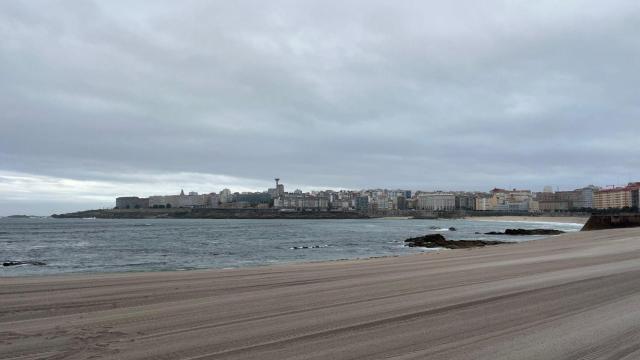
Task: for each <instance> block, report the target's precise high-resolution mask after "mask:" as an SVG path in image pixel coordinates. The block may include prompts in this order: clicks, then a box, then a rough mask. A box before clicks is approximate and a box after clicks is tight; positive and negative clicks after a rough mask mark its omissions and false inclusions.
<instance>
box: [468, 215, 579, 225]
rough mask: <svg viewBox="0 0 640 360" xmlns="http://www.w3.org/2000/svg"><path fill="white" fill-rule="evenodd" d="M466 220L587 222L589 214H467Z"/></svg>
mask: <svg viewBox="0 0 640 360" xmlns="http://www.w3.org/2000/svg"><path fill="white" fill-rule="evenodd" d="M464 219H465V220H471V221H496V222H528V223H537V222H539V223H560V224H585V223H586V222H587V220H589V217H588V216H584V217H583V216H467V217H465V218H464Z"/></svg>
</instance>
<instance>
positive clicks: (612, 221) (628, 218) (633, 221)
mask: <svg viewBox="0 0 640 360" xmlns="http://www.w3.org/2000/svg"><path fill="white" fill-rule="evenodd" d="M630 227H640V213H624V214H593V215H591V217H590V218H589V220H588V221H587V223H586V224H584V227H583V228H582V231H591V230H605V229H616V228H630Z"/></svg>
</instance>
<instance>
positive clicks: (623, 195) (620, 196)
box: [593, 182, 640, 209]
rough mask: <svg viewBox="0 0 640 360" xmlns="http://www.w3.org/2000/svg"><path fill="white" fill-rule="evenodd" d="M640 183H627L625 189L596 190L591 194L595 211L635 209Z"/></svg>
mask: <svg viewBox="0 0 640 360" xmlns="http://www.w3.org/2000/svg"><path fill="white" fill-rule="evenodd" d="M639 189H640V182H635V183H629V184H628V185H627V186H625V187H617V188H612V189H602V190H597V191H595V193H594V194H593V206H594V207H595V208H596V209H622V208H631V207H637V206H638V203H639V202H640V199H639V198H638V196H639V195H638V193H639Z"/></svg>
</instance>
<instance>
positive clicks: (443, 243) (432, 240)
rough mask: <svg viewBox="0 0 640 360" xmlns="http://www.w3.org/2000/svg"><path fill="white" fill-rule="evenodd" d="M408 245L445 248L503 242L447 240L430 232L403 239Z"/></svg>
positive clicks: (464, 247) (461, 247) (480, 245)
mask: <svg viewBox="0 0 640 360" xmlns="http://www.w3.org/2000/svg"><path fill="white" fill-rule="evenodd" d="M404 242H405V246H408V247H426V248H445V249H467V248H473V247H483V246H487V245H499V244H505V242H504V241H488V240H447V239H445V237H444V236H442V235H440V234H430V235H425V236H420V237H416V238H410V239H407V240H405V241H404Z"/></svg>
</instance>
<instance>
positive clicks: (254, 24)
mask: <svg viewBox="0 0 640 360" xmlns="http://www.w3.org/2000/svg"><path fill="white" fill-rule="evenodd" d="M639 17H640V4H639V3H638V2H637V1H608V2H606V3H605V2H602V1H563V2H560V3H558V2H557V1H536V2H524V1H522V2H511V1H508V2H505V1H485V2H481V3H480V2H477V1H450V2H442V1H414V2H410V1H408V2H402V3H397V2H391V1H387V2H383V1H351V2H348V3H346V4H345V2H338V1H329V2H327V1H306V2H299V1H269V2H265V1H233V2H222V1H220V2H210V1H184V2H180V3H179V4H178V3H175V2H169V1H166V2H160V1H154V2H142V1H141V2H136V3H135V4H131V2H129V1H108V2H107V1H102V2H91V1H77V2H68V1H64V2H63V1H29V2H25V1H11V0H10V1H3V2H2V3H0V109H2V112H1V113H0V126H1V131H0V171H2V172H3V173H4V174H5V177H3V178H0V199H3V200H6V201H5V204H7V203H9V200H10V199H12V200H11V204H15V203H20V201H22V203H24V204H26V203H29V204H36V203H37V202H38V194H50V195H51V196H53V197H55V196H57V195H61V194H64V197H65V198H66V199H67V200H64V199H61V200H60V202H59V204H62V203H64V202H65V201H66V203H68V206H67V205H65V206H67V207H69V206H71V205H69V204H73V202H74V201H78V199H84V198H82V196H85V195H86V196H89V197H91V196H92V195H91V194H92V193H94V192H95V196H97V197H100V196H104V197H105V199H106V198H107V197H111V196H113V195H127V194H131V193H135V192H136V191H139V189H147V190H148V189H151V190H150V191H151V192H158V193H159V192H161V191H168V190H169V189H168V186H163V185H162V184H161V183H162V179H164V178H163V177H171V178H172V179H174V182H171V181H168V182H167V183H166V184H170V185H171V188H172V189H173V187H174V185H175V187H176V188H180V187H185V189H186V188H188V187H189V186H191V187H194V188H195V189H194V190H196V189H202V190H201V191H219V190H220V189H221V188H222V187H223V186H233V187H234V188H236V189H239V190H240V189H254V188H255V189H262V188H263V187H266V186H268V185H269V184H270V182H271V181H270V179H271V178H272V177H274V176H279V177H280V178H282V179H283V181H284V182H285V184H287V185H288V186H290V187H292V186H298V187H303V188H305V187H306V188H311V187H315V188H321V187H331V188H364V187H380V186H384V187H401V188H410V189H427V190H428V189H470V190H482V189H487V188H491V187H493V186H502V187H515V186H517V187H530V188H534V189H536V188H541V187H542V186H543V185H545V184H552V185H556V186H560V187H563V188H572V187H577V186H583V185H587V184H589V183H596V184H601V185H605V184H619V183H624V182H626V181H630V180H638V178H639V176H638V172H637V171H636V170H635V169H638V168H639V167H640V150H638V138H639V136H640V125H639V119H640V101H639V100H640V96H639V95H638V94H639V92H638V91H637V84H638V83H640V67H638V65H637V64H638V60H639V59H640V40H639V39H640V22H638V21H637V19H638V18H639ZM7 174H13V175H11V176H15V175H16V174H18V175H19V176H22V177H29V178H30V179H32V180H33V181H35V183H33V182H28V183H26V185H25V183H21V184H16V183H15V182H12V181H9V180H7V179H6V176H8V175H7ZM185 174H191V175H185ZM46 179H49V180H50V179H58V180H56V181H63V180H65V179H66V180H69V181H76V182H79V184H85V185H86V184H93V185H95V184H99V185H96V186H93V185H91V186H89V187H87V188H86V189H91V190H90V191H89V192H88V193H87V194H84V195H78V197H76V195H74V193H73V192H72V193H70V194H67V193H65V192H64V191H62V190H60V188H58V187H56V186H54V185H51V182H50V181H48V180H46ZM176 179H178V180H176ZM216 179H217V180H216ZM222 179H233V182H234V183H233V184H229V183H228V182H226V180H222ZM178 183H185V184H184V185H182V184H178ZM133 184H144V185H143V186H141V187H140V188H137V187H136V186H135V185H133ZM85 185H82V186H85ZM181 185H182V186H181ZM187 185H189V186H187ZM79 186H80V185H79ZM82 186H81V187H82ZM208 187H210V189H209V188H208ZM24 189H28V190H29V189H37V191H28V192H29V193H30V194H31V195H29V196H27V195H25V196H23V198H22V200H16V199H15V198H16V196H15V194H16V193H20V192H23V193H24ZM154 190H155V191H154ZM176 191H177V190H176V189H173V190H172V192H176ZM56 194H57V195H56ZM46 196H49V195H45V197H46ZM27 198H28V199H27ZM102 203H103V202H102V200H100V201H96V199H94V200H90V199H89V200H87V202H86V205H85V203H83V206H90V205H93V206H97V205H100V204H102ZM10 206H14V205H10ZM10 206H5V207H10ZM29 206H31V205H29ZM60 206H61V205H60ZM0 208H1V207H0ZM47 209H50V207H49V208H47ZM0 211H2V210H0ZM42 211H45V210H42Z"/></svg>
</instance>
